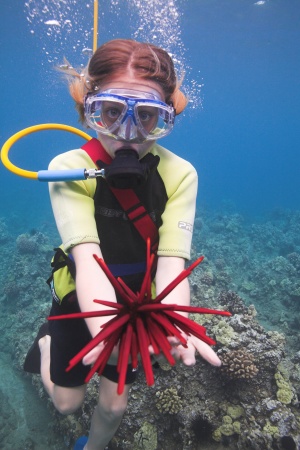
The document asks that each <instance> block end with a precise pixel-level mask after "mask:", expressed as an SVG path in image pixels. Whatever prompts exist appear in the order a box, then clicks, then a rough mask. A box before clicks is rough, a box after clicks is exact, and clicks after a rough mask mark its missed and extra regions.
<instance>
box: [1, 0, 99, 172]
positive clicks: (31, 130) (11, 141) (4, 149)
mask: <svg viewBox="0 0 300 450" xmlns="http://www.w3.org/2000/svg"><path fill="white" fill-rule="evenodd" d="M97 36H98V0H94V33H93V51H94V52H95V51H96V50H97ZM42 130H63V131H68V132H70V133H74V134H77V135H78V136H81V137H82V138H83V139H87V140H90V139H91V136H89V135H88V134H87V133H85V132H84V131H81V130H79V129H78V128H75V127H71V126H69V125H63V124H59V123H45V124H41V125H34V126H32V127H28V128H24V130H21V131H19V132H18V133H16V134H14V135H13V136H11V137H10V138H9V139H8V140H7V141H6V142H5V144H4V145H3V147H2V149H1V161H2V163H3V165H4V166H5V167H6V168H7V169H8V170H10V171H11V172H13V173H14V174H16V175H19V176H21V177H25V178H31V179H34V180H37V179H39V172H32V171H30V170H24V169H21V168H20V167H17V166H15V165H14V164H12V162H10V160H9V158H8V153H9V151H10V149H11V147H12V146H13V145H14V144H15V143H16V142H17V141H18V140H19V139H22V138H23V137H24V136H27V135H28V134H31V133H35V132H37V131H42Z"/></svg>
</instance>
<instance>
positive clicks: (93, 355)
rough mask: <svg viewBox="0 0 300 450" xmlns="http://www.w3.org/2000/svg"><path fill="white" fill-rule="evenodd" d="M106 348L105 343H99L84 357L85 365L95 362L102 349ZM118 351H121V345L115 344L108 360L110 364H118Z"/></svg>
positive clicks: (83, 362)
mask: <svg viewBox="0 0 300 450" xmlns="http://www.w3.org/2000/svg"><path fill="white" fill-rule="evenodd" d="M103 349H104V344H103V342H101V344H99V345H97V346H96V347H95V348H93V350H91V351H90V352H89V353H88V354H87V355H85V356H84V358H83V359H82V364H84V365H85V366H89V365H90V364H94V362H95V361H96V359H97V358H98V356H99V355H100V353H101V352H102V350H103ZM118 353H119V346H118V345H117V346H115V347H114V349H113V351H112V353H111V355H110V357H109V360H108V361H107V363H108V364H112V365H117V362H118Z"/></svg>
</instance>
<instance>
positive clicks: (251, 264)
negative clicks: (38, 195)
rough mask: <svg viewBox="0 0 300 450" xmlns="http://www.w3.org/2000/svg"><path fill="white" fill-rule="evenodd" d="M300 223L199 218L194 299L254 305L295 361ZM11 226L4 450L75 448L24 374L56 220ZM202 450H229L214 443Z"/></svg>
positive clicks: (3, 229) (228, 213) (5, 291)
mask: <svg viewBox="0 0 300 450" xmlns="http://www.w3.org/2000/svg"><path fill="white" fill-rule="evenodd" d="M299 219H300V212H297V211H290V210H274V211H272V212H270V213H269V214H268V215H267V216H265V217H263V218H260V220H256V221H251V220H249V219H248V218H247V217H243V216H242V215H240V214H238V213H237V212H235V211H234V208H233V207H232V206H231V205H230V203H227V204H226V205H224V207H223V208H222V209H220V210H218V211H205V210H203V209H201V210H199V211H198V214H197V218H196V222H195V233H194V240H193V258H195V257H196V256H197V255H200V254H203V255H205V260H204V262H203V263H202V265H201V266H200V268H198V269H196V271H195V272H194V273H193V275H192V278H191V285H192V290H193V292H197V290H198V289H199V286H200V287H201V297H202V300H201V305H202V306H206V305H210V304H211V302H212V301H213V299H214V298H216V295H218V293H220V292H224V290H225V291H233V292H236V293H237V294H238V295H239V296H240V297H241V298H242V299H243V300H244V302H245V303H246V305H250V304H253V305H254V306H255V309H256V310H257V319H258V321H259V323H260V324H261V325H262V326H263V327H264V328H265V329H266V330H276V331H278V332H280V333H283V334H284V335H285V338H286V343H287V345H286V350H285V351H286V352H287V354H289V355H290V356H291V357H293V355H297V354H298V355H299V338H300V334H299V324H300V279H299V273H300V220H299ZM13 221H14V218H10V219H6V218H2V219H1V220H0V242H1V253H2V258H1V261H0V282H1V286H2V289H1V298H0V302H1V311H2V314H1V317H0V330H1V332H0V343H1V348H2V349H3V350H2V352H1V353H0V359H1V364H0V367H1V372H0V392H1V394H0V395H1V401H0V405H1V406H0V408H1V414H0V420H1V424H0V430H1V431H0V448H1V449H2V450H11V449H14V450H21V449H22V450H24V449H27V450H30V449H35V450H47V449H55V450H63V449H66V448H72V447H69V445H71V440H70V437H69V436H67V435H64V434H62V435H61V434H59V431H58V430H57V422H56V424H54V423H52V414H53V409H52V408H51V407H50V408H49V404H48V400H47V397H46V395H45V394H44V393H43V392H42V389H41V386H40V385H39V384H38V382H36V381H35V379H34V380H33V385H32V383H31V376H29V375H25V374H24V373H23V371H22V367H21V364H22V361H23V360H24V356H25V353H26V349H27V348H28V346H29V345H30V342H31V341H32V339H33V337H34V336H35V333H36V331H37V329H38V327H39V325H40V324H41V323H42V321H43V317H46V315H47V312H48V308H49V305H50V294H49V292H48V286H47V285H46V283H45V279H46V278H47V276H48V274H49V273H50V269H49V261H50V258H51V254H52V248H53V247H54V246H56V245H57V244H58V243H59V238H58V236H57V234H56V231H55V227H54V225H53V223H52V222H51V220H50V221H49V222H48V223H46V222H45V223H44V224H42V225H40V227H39V228H36V229H24V228H22V225H21V224H19V223H17V222H16V223H15V224H14V222H13ZM213 303H214V302H213ZM297 352H298V353H297ZM145 389H148V388H147V387H145ZM297 395H298V396H299V395H300V392H297ZM146 407H147V406H146ZM146 407H145V408H146ZM61 420H62V421H63V420H64V418H61ZM78 432H80V430H79V431H78ZM232 445H233V444H232ZM226 446H227V445H226ZM227 447H228V446H227ZM111 448H122V447H111ZM124 448H127V447H124ZM141 448H142V447H141ZM197 448H198V447H197ZM199 448H201V449H202V448H203V449H207V450H208V449H211V448H224V446H223V445H221V444H220V443H215V444H214V445H213V444H212V443H210V444H206V445H204V446H201V445H200V447H199ZM229 448H236V447H235V446H231V445H229ZM250 448H251V447H250ZM267 448H268V447H267ZM270 448H271V447H270ZM274 448H275V447H274ZM282 448H285V447H282ZM286 448H288V447H286ZM290 448H292V447H290ZM170 450H172V449H170Z"/></svg>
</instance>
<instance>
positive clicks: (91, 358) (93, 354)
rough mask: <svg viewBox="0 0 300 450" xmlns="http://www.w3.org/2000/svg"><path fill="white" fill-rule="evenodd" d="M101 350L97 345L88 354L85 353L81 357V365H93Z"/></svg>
mask: <svg viewBox="0 0 300 450" xmlns="http://www.w3.org/2000/svg"><path fill="white" fill-rule="evenodd" d="M101 350H102V346H101V347H100V346H99V345H97V347H95V348H93V350H91V351H90V352H89V353H87V355H85V356H84V357H83V359H82V364H84V365H85V366H89V365H90V364H93V363H94V362H95V361H96V359H97V358H98V356H99V355H100V353H101Z"/></svg>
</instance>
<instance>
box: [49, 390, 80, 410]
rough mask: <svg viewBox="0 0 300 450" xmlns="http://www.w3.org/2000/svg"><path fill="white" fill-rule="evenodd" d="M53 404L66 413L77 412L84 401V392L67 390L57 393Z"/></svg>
mask: <svg viewBox="0 0 300 450" xmlns="http://www.w3.org/2000/svg"><path fill="white" fill-rule="evenodd" d="M52 400H53V404H54V406H55V408H56V409H57V411H58V412H60V413H61V414H64V415H68V414H72V413H73V412H75V411H76V410H77V409H78V408H80V406H81V405H82V403H83V401H84V392H76V391H75V392H73V393H70V392H67V393H62V392H60V393H57V395H54V398H53V399H52Z"/></svg>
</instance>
